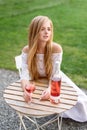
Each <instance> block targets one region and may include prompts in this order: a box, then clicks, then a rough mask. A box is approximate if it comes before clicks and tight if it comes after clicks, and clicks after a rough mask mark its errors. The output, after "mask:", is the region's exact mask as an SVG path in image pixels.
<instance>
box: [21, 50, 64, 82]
mask: <svg viewBox="0 0 87 130" xmlns="http://www.w3.org/2000/svg"><path fill="white" fill-rule="evenodd" d="M56 61H58V62H59V63H60V65H61V62H62V52H61V53H53V54H52V65H53V71H52V75H51V77H50V78H52V77H53V75H54V74H55V63H56ZM37 69H38V72H39V74H40V76H41V77H44V76H46V74H45V67H44V54H37ZM20 77H21V80H22V79H26V80H30V79H31V77H30V74H29V71H28V65H27V53H24V52H22V74H21V76H20Z"/></svg>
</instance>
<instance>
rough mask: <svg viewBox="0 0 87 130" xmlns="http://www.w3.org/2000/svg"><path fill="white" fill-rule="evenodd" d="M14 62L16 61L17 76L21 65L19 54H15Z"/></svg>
mask: <svg viewBox="0 0 87 130" xmlns="http://www.w3.org/2000/svg"><path fill="white" fill-rule="evenodd" d="M15 63H16V68H17V69H18V71H19V76H20V75H21V67H22V58H21V55H18V56H15Z"/></svg>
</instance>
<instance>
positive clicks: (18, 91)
mask: <svg viewBox="0 0 87 130" xmlns="http://www.w3.org/2000/svg"><path fill="white" fill-rule="evenodd" d="M35 85H36V90H35V91H34V93H33V95H32V98H33V100H32V102H31V103H30V104H27V103H26V102H25V101H24V98H23V90H22V88H21V85H20V81H17V82H15V83H12V84H10V85H9V86H8V87H7V88H6V89H5V91H4V99H5V101H6V102H7V104H9V105H10V106H11V107H12V108H13V109H15V110H16V111H17V112H18V113H19V115H27V116H30V117H32V116H34V117H44V116H48V115H51V114H55V113H56V114H58V115H59V114H61V113H63V112H65V111H67V110H69V109H71V108H72V107H73V106H74V105H76V103H77V100H78V95H77V92H76V90H75V89H74V88H73V86H70V85H68V84H67V83H66V82H62V85H61V95H60V97H61V98H60V103H59V104H56V105H55V104H52V103H50V101H49V100H47V101H40V100H39V99H40V96H41V94H42V91H43V90H45V89H46V88H47V87H48V81H47V80H46V79H40V80H38V81H36V82H35ZM20 119H21V122H22V125H23V126H24V127H25V125H24V124H23V120H22V116H20ZM36 125H37V123H36ZM20 129H21V127H20ZM37 129H38V130H39V127H38V126H37ZM59 129H60V128H59ZM25 130H26V127H25Z"/></svg>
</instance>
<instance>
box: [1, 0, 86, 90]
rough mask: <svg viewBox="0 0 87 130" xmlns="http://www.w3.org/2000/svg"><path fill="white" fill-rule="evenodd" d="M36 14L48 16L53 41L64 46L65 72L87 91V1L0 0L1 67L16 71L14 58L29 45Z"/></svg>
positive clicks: (63, 64) (63, 66)
mask: <svg viewBox="0 0 87 130" xmlns="http://www.w3.org/2000/svg"><path fill="white" fill-rule="evenodd" d="M36 15H47V16H49V17H50V18H51V19H52V21H53V24H54V41H56V42H58V43H60V44H61V45H62V47H63V52H64V53H63V62H62V70H63V71H64V72H65V73H66V74H67V75H68V76H69V77H70V78H71V79H72V80H73V81H74V82H75V83H76V84H77V85H78V86H79V87H83V88H87V86H86V85H87V73H86V66H87V65H86V64H87V54H86V53H87V43H86V42H87V0H55V2H54V0H18V1H16V0H0V68H5V69H11V70H16V67H15V61H14V57H15V56H16V55H19V54H20V53H21V49H22V48H23V46H24V45H26V44H27V33H28V26H29V23H30V21H31V19H32V18H33V17H34V16H36Z"/></svg>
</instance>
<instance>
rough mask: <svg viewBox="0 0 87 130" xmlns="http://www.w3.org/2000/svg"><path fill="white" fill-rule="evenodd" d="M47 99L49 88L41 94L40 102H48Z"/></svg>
mask: <svg viewBox="0 0 87 130" xmlns="http://www.w3.org/2000/svg"><path fill="white" fill-rule="evenodd" d="M49 98H50V90H49V88H47V89H46V90H44V91H43V92H42V95H41V97H40V100H49Z"/></svg>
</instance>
